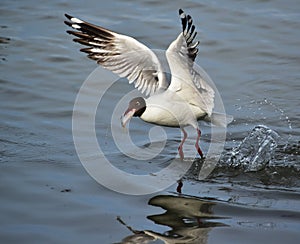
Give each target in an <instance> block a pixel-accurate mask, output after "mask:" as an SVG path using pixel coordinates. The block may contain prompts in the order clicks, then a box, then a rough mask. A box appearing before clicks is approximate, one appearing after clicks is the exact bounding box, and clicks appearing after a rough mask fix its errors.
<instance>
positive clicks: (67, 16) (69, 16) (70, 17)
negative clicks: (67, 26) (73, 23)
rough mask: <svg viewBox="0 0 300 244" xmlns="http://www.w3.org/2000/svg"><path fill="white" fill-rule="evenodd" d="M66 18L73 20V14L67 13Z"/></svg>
mask: <svg viewBox="0 0 300 244" xmlns="http://www.w3.org/2000/svg"><path fill="white" fill-rule="evenodd" d="M65 16H66V18H67V19H69V20H71V19H72V18H73V16H71V15H69V14H65Z"/></svg>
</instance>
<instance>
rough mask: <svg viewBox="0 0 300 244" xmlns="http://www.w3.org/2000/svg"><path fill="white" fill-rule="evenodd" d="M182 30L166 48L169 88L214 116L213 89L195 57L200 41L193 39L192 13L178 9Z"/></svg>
mask: <svg viewBox="0 0 300 244" xmlns="http://www.w3.org/2000/svg"><path fill="white" fill-rule="evenodd" d="M179 16H180V18H181V22H182V32H181V33H180V34H179V36H178V37H177V39H176V40H175V41H173V42H172V43H171V44H170V46H169V48H168V49H167V52H166V56H167V60H168V63H169V66H170V70H171V74H172V80H171V84H170V86H169V88H168V89H169V90H171V91H173V92H176V94H177V95H178V96H180V97H181V98H182V99H183V100H185V101H186V102H188V103H189V104H191V105H193V106H195V108H196V110H197V109H198V110H199V111H200V112H201V111H202V113H203V115H205V114H207V115H208V116H211V113H212V110H213V107H214V94H215V92H214V90H213V89H212V88H211V87H210V85H209V84H208V83H207V82H206V81H205V80H204V77H202V76H201V75H200V74H199V73H198V72H197V71H196V70H195V69H194V60H195V58H196V57H197V53H198V44H199V41H194V39H195V37H196V35H197V32H195V26H194V25H193V20H192V17H191V16H190V15H186V14H185V13H184V12H183V11H182V10H181V9H179Z"/></svg>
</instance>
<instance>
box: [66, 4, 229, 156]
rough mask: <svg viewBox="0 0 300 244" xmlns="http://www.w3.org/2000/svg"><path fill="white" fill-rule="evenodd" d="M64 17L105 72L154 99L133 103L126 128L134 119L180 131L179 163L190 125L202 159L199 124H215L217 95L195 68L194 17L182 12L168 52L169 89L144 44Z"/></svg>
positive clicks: (164, 77) (126, 118)
mask: <svg viewBox="0 0 300 244" xmlns="http://www.w3.org/2000/svg"><path fill="white" fill-rule="evenodd" d="M65 16H66V17H67V18H68V20H69V21H65V24H67V25H68V26H70V27H72V28H73V29H75V30H76V31H70V30H68V31H67V33H69V34H72V35H74V36H76V37H77V38H75V39H74V41H75V42H78V43H80V44H83V45H86V46H88V47H87V48H83V49H81V51H82V52H85V53H87V54H88V55H87V56H88V57H89V58H91V59H93V60H96V61H97V63H98V64H99V65H101V66H103V67H104V68H106V69H108V70H111V71H113V72H114V73H116V74H118V75H119V76H121V77H126V78H127V79H128V80H129V83H133V82H134V84H135V88H138V89H139V90H140V91H141V92H142V93H144V94H145V95H146V96H149V95H150V96H149V97H148V98H143V97H137V98H134V99H132V100H131V101H130V103H129V107H128V109H127V110H126V112H125V113H124V116H123V117H122V125H123V126H125V124H126V123H127V122H128V121H129V120H130V119H131V118H132V117H140V118H141V119H142V120H144V121H146V122H149V123H153V124H157V125H162V126H169V127H180V128H181V130H182V132H183V135H184V136H183V139H182V141H181V143H180V145H179V147H178V151H179V155H180V158H181V159H183V158H184V154H183V144H184V142H185V140H186V138H187V133H186V131H185V130H184V127H186V126H192V127H194V128H195V129H196V131H197V139H196V143H195V147H196V149H197V151H198V153H199V155H200V156H201V158H203V153H202V150H201V149H200V146H199V139H200V135H201V132H200V129H199V127H198V123H197V121H198V120H203V119H205V120H210V121H212V122H214V121H213V119H212V117H213V116H212V115H213V114H212V110H213V107H214V94H215V93H214V90H213V89H212V88H211V87H210V86H209V84H208V83H207V82H206V81H205V80H204V79H203V78H202V77H201V76H200V74H199V73H197V72H196V71H195V69H194V68H193V65H194V60H195V58H196V56H197V53H198V48H197V46H198V44H199V42H198V41H196V42H194V39H195V37H196V35H197V32H195V26H194V25H193V20H192V18H191V16H190V15H186V14H185V13H184V12H183V10H181V9H179V16H180V18H181V22H182V32H181V33H180V34H179V35H178V37H177V39H176V40H175V41H173V42H172V43H171V44H170V46H169V48H168V49H167V51H166V57H167V61H168V64H169V67H170V71H171V77H172V78H171V82H170V84H169V82H168V81H167V78H166V76H165V73H164V72H163V69H162V65H161V63H160V61H159V60H158V58H157V56H156V55H155V54H154V52H153V51H151V50H150V49H149V48H148V47H146V46H145V45H144V44H142V43H140V42H138V41H137V40H136V39H134V38H132V37H129V36H126V35H121V34H118V33H115V32H113V31H111V30H108V29H105V28H103V27H100V26H96V25H93V24H91V23H88V22H85V21H83V20H80V19H78V18H74V17H72V16H70V15H67V14H66V15H65ZM223 117H224V116H223ZM221 120H222V116H221ZM223 120H224V119H223ZM217 122H218V121H217ZM221 123H222V121H221ZM222 124H224V123H222ZM225 124H226V122H225Z"/></svg>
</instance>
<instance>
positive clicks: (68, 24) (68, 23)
mask: <svg viewBox="0 0 300 244" xmlns="http://www.w3.org/2000/svg"><path fill="white" fill-rule="evenodd" d="M64 23H65V24H66V25H67V26H70V27H72V23H71V22H69V21H64Z"/></svg>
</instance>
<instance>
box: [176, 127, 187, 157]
mask: <svg viewBox="0 0 300 244" xmlns="http://www.w3.org/2000/svg"><path fill="white" fill-rule="evenodd" d="M181 130H182V132H183V139H182V141H181V142H180V145H179V147H178V152H179V155H180V159H181V160H183V158H184V154H183V151H182V146H183V143H184V142H185V140H186V138H187V133H186V131H185V130H184V128H181Z"/></svg>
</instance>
